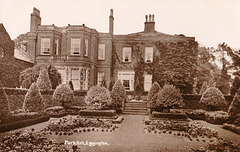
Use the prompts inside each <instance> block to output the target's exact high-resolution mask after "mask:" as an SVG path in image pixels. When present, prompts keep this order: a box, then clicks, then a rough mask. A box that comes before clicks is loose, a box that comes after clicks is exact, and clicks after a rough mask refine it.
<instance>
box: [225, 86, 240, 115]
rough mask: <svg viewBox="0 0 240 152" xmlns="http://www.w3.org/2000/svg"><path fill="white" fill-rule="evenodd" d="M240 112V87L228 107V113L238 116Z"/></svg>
mask: <svg viewBox="0 0 240 152" xmlns="http://www.w3.org/2000/svg"><path fill="white" fill-rule="evenodd" d="M239 113H240V89H238V91H237V92H236V94H235V96H234V98H233V101H232V102H231V105H230V106H229V109H228V114H229V115H230V116H231V117H236V115H237V114H239Z"/></svg>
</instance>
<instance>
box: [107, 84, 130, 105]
mask: <svg viewBox="0 0 240 152" xmlns="http://www.w3.org/2000/svg"><path fill="white" fill-rule="evenodd" d="M111 98H112V103H111V108H113V109H118V108H121V107H123V105H124V103H125V102H126V100H127V94H126V91H125V88H124V86H123V85H122V83H121V81H120V80H117V81H116V83H115V84H114V86H113V88H112V91H111Z"/></svg>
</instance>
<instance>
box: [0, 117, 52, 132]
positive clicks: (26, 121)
mask: <svg viewBox="0 0 240 152" xmlns="http://www.w3.org/2000/svg"><path fill="white" fill-rule="evenodd" d="M25 117H26V115H25ZM13 119H14V120H15V119H18V121H13V122H10V123H6V124H3V125H0V132H6V131H10V130H14V129H18V128H23V127H26V126H30V125H34V124H37V123H41V122H45V121H48V120H49V119H50V116H48V115H42V116H39V117H36V118H30V119H26V118H24V120H22V119H23V118H22V117H21V116H20V117H19V116H16V117H15V118H14V117H13Z"/></svg>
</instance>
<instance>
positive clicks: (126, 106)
mask: <svg viewBox="0 0 240 152" xmlns="http://www.w3.org/2000/svg"><path fill="white" fill-rule="evenodd" d="M124 108H147V106H132V105H125V106H124Z"/></svg>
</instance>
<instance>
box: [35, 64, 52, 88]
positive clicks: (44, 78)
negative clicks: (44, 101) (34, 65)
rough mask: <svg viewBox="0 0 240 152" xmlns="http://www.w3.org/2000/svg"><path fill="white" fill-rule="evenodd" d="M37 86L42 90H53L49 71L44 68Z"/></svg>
mask: <svg viewBox="0 0 240 152" xmlns="http://www.w3.org/2000/svg"><path fill="white" fill-rule="evenodd" d="M37 85H38V87H39V89H40V90H44V91H45V90H51V89H52V85H51V81H50V79H49V75H48V71H47V69H46V68H42V69H41V71H40V74H39V77H38V79H37Z"/></svg>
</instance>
